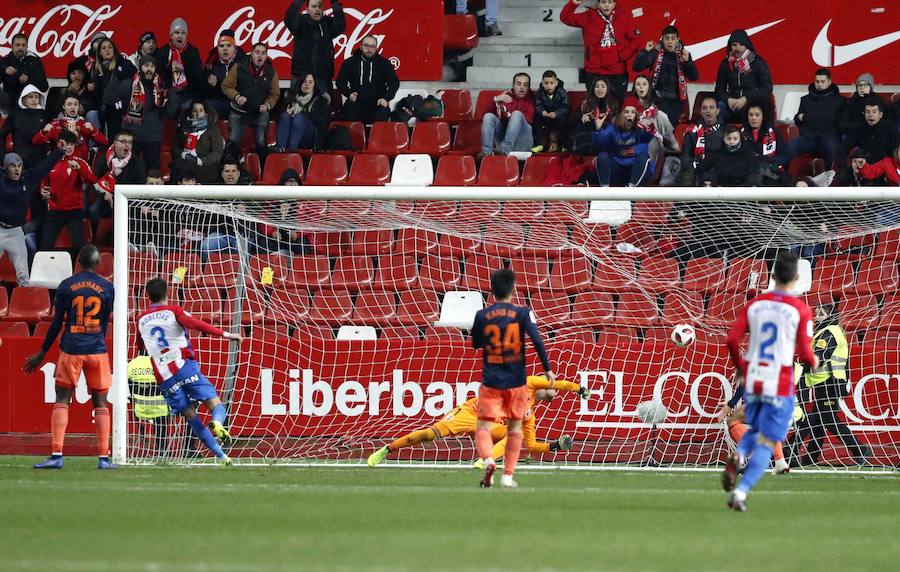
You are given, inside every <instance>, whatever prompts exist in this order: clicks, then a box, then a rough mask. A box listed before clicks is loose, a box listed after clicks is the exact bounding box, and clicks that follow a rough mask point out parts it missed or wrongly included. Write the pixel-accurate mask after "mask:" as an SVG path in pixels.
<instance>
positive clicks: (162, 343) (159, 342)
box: [150, 326, 169, 348]
mask: <svg viewBox="0 0 900 572" xmlns="http://www.w3.org/2000/svg"><path fill="white" fill-rule="evenodd" d="M150 335H153V336H156V346H157V347H159V348H167V347H169V340H167V339H166V331H165V330H163V329H162V328H160V327H159V326H156V327H155V328H153V329H152V330H150Z"/></svg>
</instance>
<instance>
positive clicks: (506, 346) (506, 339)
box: [484, 322, 522, 363]
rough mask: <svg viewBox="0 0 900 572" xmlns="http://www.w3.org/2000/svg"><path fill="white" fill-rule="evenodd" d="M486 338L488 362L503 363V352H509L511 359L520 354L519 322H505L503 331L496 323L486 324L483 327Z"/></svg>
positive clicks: (516, 357)
mask: <svg viewBox="0 0 900 572" xmlns="http://www.w3.org/2000/svg"><path fill="white" fill-rule="evenodd" d="M484 337H485V338H486V341H487V344H486V346H485V347H486V348H487V354H488V363H504V359H503V354H505V353H509V354H511V355H510V357H511V358H513V360H517V359H519V357H520V356H521V355H522V336H521V332H520V330H519V324H518V323H516V322H512V323H510V324H507V325H506V327H505V328H504V329H503V331H501V330H500V327H499V326H497V325H496V324H488V325H486V326H485V327H484Z"/></svg>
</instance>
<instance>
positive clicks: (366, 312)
mask: <svg viewBox="0 0 900 572" xmlns="http://www.w3.org/2000/svg"><path fill="white" fill-rule="evenodd" d="M396 317H397V308H396V302H395V300H394V291H393V290H388V291H385V290H367V291H365V292H362V293H360V295H359V296H358V297H357V298H356V304H355V305H354V308H353V323H354V324H364V325H367V326H386V325H391V324H393V323H394V320H395V318H396Z"/></svg>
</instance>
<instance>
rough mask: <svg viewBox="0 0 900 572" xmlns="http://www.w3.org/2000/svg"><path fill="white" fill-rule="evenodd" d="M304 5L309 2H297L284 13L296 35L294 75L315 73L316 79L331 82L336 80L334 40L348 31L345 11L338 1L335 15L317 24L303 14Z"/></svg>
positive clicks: (334, 8)
mask: <svg viewBox="0 0 900 572" xmlns="http://www.w3.org/2000/svg"><path fill="white" fill-rule="evenodd" d="M304 4H306V1H305V0H293V1H292V2H291V4H290V6H288V7H287V10H286V11H285V13H284V25H285V26H287V29H288V30H290V31H291V33H292V34H294V57H293V59H292V60H291V75H293V76H301V75H304V74H306V73H308V72H312V74H313V75H314V76H316V78H319V79H324V78H327V79H331V78H333V77H334V43H333V40H334V39H335V38H336V37H338V36H339V35H341V34H343V33H344V30H346V28H347V22H346V20H345V19H344V9H343V8H341V4H340V2H339V1H338V0H332V2H331V7H332V9H333V11H332V14H331V16H325V15H323V16H322V18H321V19H320V20H319V21H318V22H316V21H315V20H313V19H312V18H310V17H309V14H302V13H301V12H300V10H301V9H302V8H303V5H304Z"/></svg>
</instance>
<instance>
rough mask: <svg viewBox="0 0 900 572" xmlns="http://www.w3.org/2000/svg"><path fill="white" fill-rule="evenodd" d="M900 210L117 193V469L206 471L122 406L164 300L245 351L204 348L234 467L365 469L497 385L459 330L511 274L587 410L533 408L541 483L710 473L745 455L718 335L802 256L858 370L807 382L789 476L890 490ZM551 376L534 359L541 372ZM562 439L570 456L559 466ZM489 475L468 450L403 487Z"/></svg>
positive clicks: (897, 442) (834, 203)
mask: <svg viewBox="0 0 900 572" xmlns="http://www.w3.org/2000/svg"><path fill="white" fill-rule="evenodd" d="M600 199H602V200H600ZM898 199H900V193H898V192H897V191H896V190H893V189H890V188H872V187H870V188H827V189H816V188H779V189H766V188H585V187H551V188H524V187H515V188H492V187H465V188H458V187H396V186H394V187H392V186H388V187H271V186H252V187H234V186H203V187H178V186H165V187H158V186H143V185H123V186H121V187H118V188H117V200H116V202H115V217H114V219H115V222H114V228H115V244H116V246H117V247H116V249H115V272H114V274H115V278H114V280H115V287H116V294H117V296H116V301H115V308H114V316H115V318H114V322H113V332H114V344H113V347H114V356H113V373H114V383H113V397H114V399H113V402H114V404H115V405H116V406H115V407H114V419H113V454H114V457H115V460H116V461H117V462H134V463H155V462H176V463H185V462H192V461H194V460H196V459H198V458H200V459H202V458H203V457H204V456H205V455H204V452H203V451H196V447H195V444H194V443H192V440H191V438H190V435H188V434H187V433H186V431H185V427H184V424H183V422H181V421H180V420H176V419H172V418H170V417H168V416H159V417H156V418H150V419H147V418H138V417H137V416H136V414H135V410H134V407H132V406H121V405H123V404H126V403H128V401H129V391H130V390H129V387H128V380H127V364H128V362H129V360H130V359H132V358H133V357H135V347H134V345H133V344H132V343H131V342H132V340H133V339H134V338H135V322H134V319H133V318H134V316H135V314H136V313H137V312H138V311H140V310H141V309H142V308H143V307H145V306H146V305H147V303H146V302H145V301H144V300H143V285H144V282H145V281H146V279H147V278H149V277H153V276H161V277H163V278H166V279H168V280H169V281H170V283H172V292H171V296H172V298H174V300H175V301H177V302H178V303H180V304H182V305H183V306H185V308H186V309H187V310H188V311H190V312H192V313H194V314H195V315H197V316H199V317H201V318H203V319H205V320H207V321H210V322H212V323H214V324H215V325H218V326H220V327H222V328H223V329H226V330H231V331H240V332H242V333H243V334H245V338H246V339H245V340H244V341H243V342H241V343H236V342H229V341H227V340H226V341H222V340H210V339H209V338H205V337H199V336H198V337H196V338H194V337H192V341H193V343H194V346H195V348H196V349H197V351H198V354H199V359H200V362H201V369H202V370H203V371H204V372H205V373H206V374H207V376H208V377H209V378H210V380H211V381H212V382H213V383H214V384H215V385H216V387H217V389H218V391H219V394H220V396H221V397H222V398H223V401H224V402H225V405H226V407H227V409H228V424H229V425H230V427H231V432H232V435H233V436H234V437H235V442H234V444H233V445H232V448H231V451H230V453H229V454H230V455H231V456H232V457H237V458H238V459H240V460H243V461H244V462H252V461H264V462H291V461H293V462H331V463H343V464H359V463H365V460H366V457H367V456H368V455H369V454H370V453H371V452H372V451H374V450H375V449H376V448H378V447H380V446H382V445H384V444H386V443H388V442H390V441H391V440H393V439H396V438H398V437H401V436H402V435H404V434H406V433H409V432H411V431H413V430H416V429H421V428H425V427H427V426H429V425H431V424H433V423H434V422H435V421H437V420H438V419H439V418H441V417H442V416H443V415H445V414H447V413H449V412H450V411H451V410H452V409H453V408H454V407H456V406H457V405H459V404H461V403H462V402H464V401H465V400H466V399H467V398H469V397H472V396H474V395H475V391H476V389H477V382H478V378H479V375H480V363H481V362H480V354H479V353H478V352H476V351H475V350H473V349H471V347H470V346H469V344H468V342H467V339H466V338H465V337H464V333H465V331H466V330H465V326H466V323H467V322H466V320H467V319H468V320H471V303H472V301H473V298H474V301H475V304H476V305H480V304H487V303H490V296H489V283H488V282H487V280H488V278H489V276H490V272H491V271H493V270H496V269H497V268H500V267H504V266H508V267H510V268H512V269H513V270H514V271H515V272H516V274H517V277H518V288H517V297H516V300H517V301H518V302H520V303H523V304H528V305H530V306H531V307H532V309H533V310H534V313H535V315H536V317H537V322H538V326H539V328H540V330H541V333H542V336H543V337H544V340H545V343H547V345H548V349H549V351H550V355H551V359H552V360H553V362H554V364H555V366H556V368H557V374H558V377H561V378H565V379H570V380H572V381H574V382H575V383H577V384H580V385H581V386H586V387H588V388H589V389H590V390H591V392H592V393H593V395H592V396H591V397H590V398H588V399H587V400H581V399H579V398H578V397H577V396H576V395H573V394H566V393H560V394H558V395H556V397H555V398H554V399H553V400H552V401H550V402H549V403H544V402H537V403H536V405H535V407H534V418H535V421H536V440H537V444H536V445H535V447H534V448H533V450H532V451H531V452H530V453H529V455H530V458H531V462H532V464H533V466H538V467H564V468H599V467H611V468H630V467H647V466H651V467H657V466H658V467H664V468H690V469H703V468H713V467H716V466H717V465H718V464H719V463H720V462H721V460H722V459H723V458H724V456H725V454H726V453H727V451H728V450H729V449H730V448H733V442H732V441H731V437H730V435H729V431H728V430H727V428H726V426H725V425H724V424H723V423H721V422H719V421H718V420H717V415H718V409H719V407H720V406H721V404H722V403H723V402H724V401H725V400H726V399H727V398H729V397H730V396H731V394H732V391H733V386H732V380H731V375H732V368H731V366H730V361H729V359H728V357H727V351H726V350H725V349H724V345H723V344H724V332H725V330H726V329H727V325H728V324H729V323H730V321H731V320H732V319H733V316H734V312H735V311H736V310H737V309H738V308H739V307H740V306H741V305H742V304H743V303H745V302H746V300H747V299H748V296H750V297H752V296H753V295H755V293H757V292H760V291H763V290H765V289H766V288H767V287H768V279H767V276H768V270H769V264H770V263H771V261H772V260H773V259H774V253H775V252H776V251H777V250H779V249H792V250H794V251H796V252H798V253H799V254H800V256H801V258H802V259H803V262H801V278H802V279H801V284H800V288H801V289H802V292H801V294H802V295H803V296H804V298H805V299H806V301H807V302H808V303H809V304H810V305H811V306H822V307H823V308H826V309H828V310H830V311H831V312H832V318H831V319H833V320H834V321H835V322H836V323H840V324H841V325H842V327H843V328H844V330H845V331H846V333H847V338H848V340H850V341H849V345H850V352H851V356H850V369H849V376H848V380H847V381H848V383H847V385H846V386H845V387H844V388H843V390H842V394H841V395H839V396H838V397H837V398H836V399H834V400H831V401H828V400H826V399H824V398H823V396H824V392H823V391H821V388H819V390H818V391H817V390H816V388H813V389H812V390H810V389H809V388H807V387H806V385H807V384H808V381H807V378H806V377H804V376H802V375H801V377H800V386H799V387H800V388H801V389H800V393H801V396H802V398H803V403H802V405H801V406H800V407H798V410H797V411H796V412H795V419H796V421H795V426H794V429H793V430H792V435H791V438H789V442H788V443H785V444H784V450H785V454H786V456H787V457H788V458H791V457H794V459H795V461H799V462H802V463H804V465H805V466H806V467H811V468H814V469H816V470H821V469H834V468H838V469H842V468H843V467H851V466H856V465H857V463H859V462H862V461H863V460H865V462H866V465H867V466H871V467H874V469H876V470H877V469H885V468H890V467H893V466H896V464H897V463H898V461H900V349H898V346H897V343H896V342H897V341H898V340H897V338H898V333H900V297H897V296H896V294H897V288H898V280H897V270H898V269H897V264H898V260H897V259H898V253H900V203H898V202H897V200H898ZM456 292H468V293H469V294H460V295H458V294H455V293H456ZM895 297H896V299H895ZM451 300H453V301H459V300H463V302H464V303H463V304H461V305H460V307H461V308H463V311H462V314H460V315H450V312H451V310H452V308H450V306H452V304H450V303H449V302H450V301H451ZM442 303H443V306H444V307H443V308H442ZM466 308H469V309H468V310H467V309H466ZM442 309H443V310H444V311H445V312H446V314H442V312H441V311H442ZM466 312H469V313H468V314H467V313H466ZM895 312H896V316H897V319H896V320H895V319H894V315H895ZM681 323H686V324H690V325H692V326H693V327H694V328H695V330H696V331H697V340H696V342H694V343H693V344H691V345H689V346H687V347H684V348H681V347H678V346H676V345H675V344H674V343H673V342H672V341H671V340H670V339H669V334H670V332H671V331H672V329H673V327H674V326H675V325H677V324H681ZM345 336H349V339H335V337H338V338H344V337H345ZM372 338H374V339H372ZM537 365H538V364H537V363H536V362H535V361H534V360H533V356H530V357H529V372H536V371H537V370H538V369H540V368H539V367H536V366H537ZM132 389H133V388H132ZM816 393H818V397H817V396H816ZM648 400H657V401H660V402H661V403H662V404H663V406H664V407H665V409H666V416H665V419H663V420H662V421H661V422H659V423H658V424H656V425H653V426H651V425H648V424H646V423H644V422H643V421H642V420H641V419H640V418H639V416H638V413H637V406H638V405H639V404H640V403H642V402H644V401H648ZM826 402H827V403H826ZM822 433H824V435H823V434H822ZM563 435H571V436H572V437H573V438H574V442H575V444H574V446H573V447H572V448H571V449H567V450H559V451H557V450H555V445H554V448H553V449H551V450H550V451H548V450H547V445H542V443H554V442H556V441H558V440H559V438H560V437H561V436H563ZM201 448H202V446H201ZM473 459H474V447H473V444H472V441H471V439H470V437H468V436H466V435H461V436H450V437H448V438H446V439H441V440H438V441H433V442H426V443H423V444H420V445H417V446H415V447H409V448H407V449H403V450H402V451H401V452H399V453H398V454H396V455H391V456H390V457H389V459H388V461H387V463H389V464H394V465H408V466H433V465H434V466H467V465H469V464H470V463H471V461H472V460H473Z"/></svg>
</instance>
